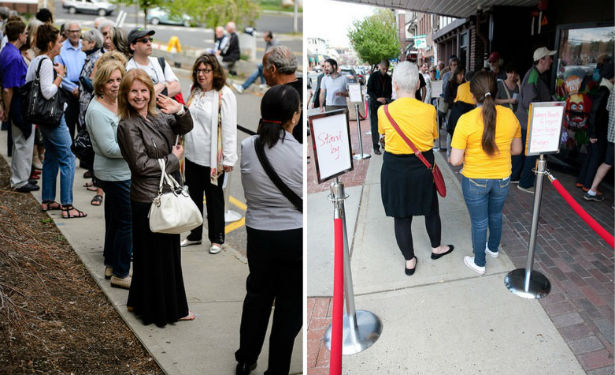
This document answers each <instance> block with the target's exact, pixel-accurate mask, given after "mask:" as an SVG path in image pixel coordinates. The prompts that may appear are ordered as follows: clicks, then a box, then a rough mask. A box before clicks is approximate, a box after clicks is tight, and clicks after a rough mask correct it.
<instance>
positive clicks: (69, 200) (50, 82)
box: [26, 24, 87, 219]
mask: <svg viewBox="0 0 615 375" xmlns="http://www.w3.org/2000/svg"><path fill="white" fill-rule="evenodd" d="M60 41H61V36H60V31H59V30H58V29H56V28H55V27H54V26H52V25H48V24H44V25H41V26H40V27H39V28H38V31H37V37H36V47H37V48H38V50H39V55H38V56H36V57H35V58H34V59H33V60H32V62H31V63H30V66H29V67H28V73H27V74H26V83H27V82H30V81H34V80H35V79H36V75H37V71H38V70H39V65H40V71H39V73H38V74H39V79H40V88H41V93H42V95H43V97H44V98H45V99H47V100H49V99H51V98H52V97H53V96H54V95H61V93H60V92H59V87H60V84H61V83H62V78H64V76H65V75H66V69H65V68H64V67H63V66H62V65H58V64H55V65H54V64H53V58H54V57H56V56H57V55H59V54H60V49H61V48H62V43H61V42H60ZM54 75H55V77H54ZM37 125H39V129H40V130H41V133H42V134H43V143H44V145H45V160H44V161H43V189H42V192H43V194H42V201H43V202H42V205H41V209H42V210H43V211H49V210H60V209H61V210H62V218H64V219H71V218H82V217H86V216H87V214H86V213H85V212H83V211H80V210H78V209H76V208H75V207H73V180H74V177H75V155H73V152H72V151H71V149H70V146H71V143H72V139H71V136H70V133H69V131H68V126H67V125H66V121H65V120H64V116H62V119H61V121H60V124H59V125H58V126H57V127H51V126H47V125H45V126H43V125H40V124H37ZM58 169H59V170H60V202H61V203H62V204H61V205H60V204H58V203H57V202H56V201H55V195H56V180H57V177H58Z"/></svg>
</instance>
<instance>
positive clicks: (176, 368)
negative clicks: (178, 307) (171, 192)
mask: <svg viewBox="0 0 615 375" xmlns="http://www.w3.org/2000/svg"><path fill="white" fill-rule="evenodd" d="M6 136H7V133H6V132H4V131H3V132H0V145H2V146H0V150H1V153H2V156H3V157H4V158H5V160H7V162H8V163H9V164H10V160H9V158H8V157H7V155H6V146H5V145H6ZM77 163H78V162H77ZM84 172H85V170H84V169H80V168H77V169H76V171H75V181H74V185H73V194H74V205H75V207H77V208H79V209H81V210H83V211H85V212H87V214H88V217H87V218H84V219H74V220H66V219H62V218H61V214H60V211H49V212H48V214H49V216H50V217H51V218H52V219H53V220H54V222H55V223H56V225H57V226H58V228H59V229H60V231H61V232H62V234H63V235H64V236H65V237H66V239H67V240H68V242H69V243H70V244H71V246H72V247H73V249H74V250H75V252H76V253H77V255H78V256H79V257H80V258H81V260H82V261H83V263H84V264H85V266H86V268H87V269H88V271H89V272H90V273H91V275H92V278H93V279H94V280H95V281H96V282H97V283H98V285H99V286H100V287H101V289H102V290H103V292H104V293H105V294H106V295H107V297H108V298H109V300H110V301H111V303H112V304H113V306H114V307H115V309H116V310H117V311H118V313H119V314H120V316H121V317H122V318H123V319H124V320H125V321H126V323H127V324H128V326H129V327H130V328H131V329H132V331H133V332H134V333H135V334H136V335H137V337H138V338H139V340H140V341H141V342H142V343H143V345H144V346H145V348H146V349H147V350H148V351H149V352H150V353H151V354H152V356H153V357H154V358H155V360H156V361H157V362H158V364H159V365H160V367H161V368H162V369H163V371H164V372H165V373H167V374H190V375H194V374H234V373H235V365H236V362H235V357H234V353H235V350H237V348H238V346H239V324H240V320H241V310H242V304H243V298H244V296H245V281H246V277H247V275H248V265H247V260H246V259H245V257H244V256H243V255H241V253H240V252H239V251H238V250H237V249H233V248H231V247H229V246H228V245H225V246H224V248H223V251H222V252H221V253H219V254H216V255H211V254H209V252H208V251H207V250H208V248H207V247H206V246H207V244H206V242H207V241H204V244H203V245H200V246H191V247H188V248H185V249H183V250H182V270H183V275H184V285H185V287H186V295H187V297H188V306H189V308H190V310H191V311H193V312H195V313H196V314H197V318H196V320H194V321H191V322H178V323H176V324H170V325H167V326H166V327H165V328H158V327H156V326H155V325H148V326H144V325H143V324H142V323H141V321H139V320H137V319H136V318H135V317H134V315H133V314H132V313H130V312H128V311H127V309H126V301H127V299H128V291H127V290H123V289H117V288H112V287H111V286H110V284H109V281H108V280H105V278H104V264H103V255H102V251H103V245H104V232H105V224H104V208H103V207H94V206H91V205H90V200H91V199H92V197H93V195H94V194H95V193H94V192H91V191H88V190H86V189H85V188H84V187H82V186H83V184H84V183H85V182H86V180H85V179H83V177H82V175H83V173H84ZM39 184H40V183H39ZM57 188H58V193H57V198H58V199H57V200H59V196H60V192H59V189H60V184H59V180H58V184H57ZM33 195H34V197H35V198H36V199H37V200H39V201H40V200H41V192H40V191H37V192H33ZM205 231H207V227H206V226H205ZM205 236H206V235H205ZM270 325H271V324H270ZM302 338H303V332H300V333H299V335H297V339H296V340H295V346H294V351H293V359H292V364H291V373H292V374H300V373H302V368H303V367H302V366H303V361H302V357H303V356H302V353H303V345H302V342H303V340H302ZM268 342H269V333H268V334H267V337H266V341H265V345H264V346H263V351H262V353H261V355H260V357H259V362H258V367H257V369H256V370H255V371H253V372H252V373H253V374H257V375H258V374H262V373H263V372H264V371H265V370H266V368H267V357H268V348H269V345H268Z"/></svg>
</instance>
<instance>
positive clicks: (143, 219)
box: [0, 9, 303, 374]
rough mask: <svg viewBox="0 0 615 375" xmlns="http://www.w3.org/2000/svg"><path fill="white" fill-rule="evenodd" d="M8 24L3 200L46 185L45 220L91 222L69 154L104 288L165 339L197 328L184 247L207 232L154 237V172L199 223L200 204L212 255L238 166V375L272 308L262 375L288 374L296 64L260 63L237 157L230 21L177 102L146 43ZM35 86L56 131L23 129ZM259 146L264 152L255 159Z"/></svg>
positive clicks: (295, 313) (297, 168) (172, 81)
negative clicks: (163, 330) (99, 228)
mask: <svg viewBox="0 0 615 375" xmlns="http://www.w3.org/2000/svg"><path fill="white" fill-rule="evenodd" d="M2 16H3V13H2V11H0V17H2ZM5 18H6V20H5V22H4V24H3V25H2V28H1V29H2V30H3V32H4V33H5V35H6V39H7V43H5V45H4V46H3V48H2V51H0V77H1V78H2V94H3V95H2V99H3V101H2V105H1V106H0V115H1V116H2V120H3V121H4V122H5V123H6V124H7V125H9V129H10V136H9V137H8V139H9V141H10V142H11V143H10V146H9V150H8V151H9V152H8V154H9V156H10V157H11V176H10V183H11V188H12V189H13V190H14V191H15V192H23V193H27V192H33V191H37V190H39V187H38V180H39V179H42V199H41V201H42V203H41V209H42V211H51V210H60V211H61V217H62V218H65V219H72V218H86V217H87V213H86V212H84V211H83V210H80V209H78V208H77V207H75V206H73V189H74V177H75V173H77V172H76V163H77V162H76V160H77V158H76V156H75V154H78V155H80V163H81V167H82V168H84V169H86V170H87V172H86V175H85V176H89V177H91V178H92V182H90V183H87V184H86V186H84V187H86V188H88V189H90V190H92V191H95V192H96V194H95V196H94V197H93V198H92V200H91V204H92V205H93V206H100V205H103V206H104V220H105V225H104V244H103V254H102V255H103V262H104V264H102V265H101V267H102V266H104V276H105V278H106V279H108V280H110V285H111V286H112V287H117V288H123V289H128V295H127V306H128V310H129V311H132V312H133V313H134V314H135V315H136V316H137V317H139V318H140V320H141V321H142V322H143V323H144V324H151V323H153V324H155V325H157V326H159V327H164V326H165V325H167V324H170V323H175V322H178V321H190V320H194V319H195V318H196V315H195V314H194V312H192V311H190V309H189V306H188V298H187V296H186V291H185V286H184V279H183V276H182V266H181V248H182V247H185V246H190V245H196V244H201V242H202V237H203V226H202V225H200V226H198V227H196V228H193V229H192V230H191V231H190V233H189V234H188V235H187V237H185V239H184V240H180V235H179V234H167V233H159V232H152V230H151V229H150V222H149V212H150V207H151V206H152V202H154V200H155V199H156V197H157V196H158V195H159V194H161V193H164V192H168V191H170V190H171V189H170V187H169V186H164V188H163V185H162V183H161V177H162V176H163V170H162V169H161V165H162V166H163V168H164V171H165V172H166V174H168V175H170V176H172V178H174V179H175V180H176V181H183V176H184V175H185V185H186V188H187V190H188V193H189V196H190V198H191V200H192V201H193V202H194V203H195V204H196V205H197V207H198V208H199V209H200V210H201V212H202V211H203V194H204V195H205V198H206V211H207V214H206V220H207V236H208V239H209V242H210V245H209V253H210V254H217V253H219V252H220V251H222V249H223V245H224V242H225V223H224V193H223V189H222V186H223V185H224V183H225V179H226V174H228V173H230V172H232V171H233V168H234V166H235V164H236V163H237V162H238V161H239V160H240V164H241V175H242V183H243V188H244V193H245V197H246V203H247V212H246V226H247V232H248V238H247V245H246V246H247V257H248V266H249V268H250V274H249V276H248V280H247V293H246V297H245V301H244V305H243V314H242V320H241V331H240V343H241V344H240V347H239V350H238V351H237V353H236V359H237V362H238V364H237V368H236V373H237V374H248V373H250V372H251V371H252V370H253V369H254V368H255V366H256V361H257V359H258V356H259V353H260V351H261V347H262V345H263V341H264V336H265V332H266V330H267V325H268V317H269V315H270V313H271V310H272V306H273V304H274V301H275V305H276V309H275V313H274V319H273V327H272V334H271V339H270V340H271V349H270V357H269V370H268V371H269V372H268V373H275V374H283V373H288V371H289V368H290V359H291V353H292V347H293V343H294V340H295V337H296V335H297V334H298V332H299V330H300V328H301V324H302V306H303V304H302V290H303V287H302V281H303V278H302V254H303V247H302V238H303V236H302V223H303V220H302V213H301V207H298V206H297V205H296V204H294V203H293V202H294V201H293V200H291V199H290V198H287V197H286V195H285V193H284V192H283V191H282V190H281V189H280V188H279V185H278V183H282V184H285V185H287V187H288V189H290V190H291V191H292V192H293V193H294V195H295V196H296V197H300V196H301V195H302V186H303V172H302V170H303V169H302V146H301V142H302V137H301V132H302V126H301V122H302V111H301V103H302V100H301V92H302V80H301V79H300V78H299V79H298V78H297V77H296V75H295V71H296V69H297V61H296V58H295V57H294V55H293V54H292V53H291V52H290V51H289V50H288V48H286V47H284V46H273V45H272V46H271V48H269V49H268V50H267V53H266V54H265V56H264V57H263V60H262V64H260V65H259V66H258V69H257V72H258V74H259V75H262V77H263V79H264V82H266V83H267V84H268V85H269V86H270V87H271V88H270V89H269V90H268V91H267V92H266V93H265V95H264V97H263V98H262V103H261V114H260V115H261V120H260V124H259V127H258V129H257V134H256V135H254V136H251V137H248V138H247V139H245V140H244V141H243V142H242V145H241V153H240V154H239V153H238V150H237V148H238V145H237V112H238V105H237V99H236V97H235V94H234V92H233V90H232V89H231V88H230V87H229V82H228V81H227V76H228V74H229V73H233V72H232V69H233V63H234V62H235V61H237V60H238V59H239V44H238V43H239V42H238V37H237V35H236V33H235V25H234V24H233V23H232V22H230V23H229V24H227V31H228V34H225V36H221V37H220V38H219V39H220V40H217V43H218V44H219V46H218V47H219V49H218V50H216V51H212V53H205V54H203V55H201V56H199V57H198V58H197V59H196V60H195V61H194V64H193V66H192V71H191V73H192V80H191V82H190V92H189V95H188V97H187V99H186V100H185V102H184V99H183V96H182V93H181V85H180V80H179V78H178V76H177V75H176V74H175V72H174V71H173V68H172V67H171V66H170V65H169V64H168V63H167V62H166V61H165V60H164V59H163V58H156V57H154V56H152V53H153V49H152V40H153V39H152V36H153V35H154V34H155V31H154V30H148V29H143V28H136V29H133V30H131V31H130V32H128V33H126V32H125V31H124V30H123V29H121V28H118V27H116V26H115V25H113V23H112V22H110V21H107V20H105V19H97V21H96V23H95V25H94V28H92V29H89V30H85V31H84V30H82V28H81V25H80V24H79V23H78V22H75V21H69V22H67V23H65V24H64V25H62V26H61V27H60V28H57V27H56V26H54V22H53V19H52V18H51V13H49V12H48V11H46V9H42V10H41V11H40V12H39V14H37V17H36V18H34V19H32V20H31V21H30V22H29V24H28V25H26V23H25V22H24V20H23V19H22V18H21V17H20V16H19V15H17V14H12V15H10V16H7V17H5ZM268 35H269V38H270V39H271V40H272V39H273V36H272V34H270V33H269V34H268ZM255 78H256V77H255ZM33 82H38V85H34V84H33ZM38 87H40V93H41V95H42V98H44V99H45V100H52V99H54V98H56V99H57V98H62V100H63V101H64V102H65V104H64V107H63V108H64V110H63V113H62V117H61V120H60V121H59V124H57V125H55V126H54V125H50V124H36V123H34V124H33V123H30V122H29V121H28V120H27V119H26V116H24V112H25V110H26V106H27V100H26V99H27V98H28V97H29V95H30V93H31V92H32V90H38ZM39 100H43V99H39ZM83 137H87V139H89V142H90V144H91V145H90V146H89V147H90V148H91V153H92V155H93V157H85V156H83V155H85V153H81V152H77V150H76V147H77V142H76V139H77V138H83ZM37 140H38V141H37ZM86 143H87V142H86ZM255 144H261V145H262V146H261V147H262V155H258V157H257V154H258V151H257V149H256V146H255ZM35 145H37V146H36V147H35ZM261 157H264V158H266V159H267V162H266V163H265V162H263V161H262V160H261ZM39 159H40V160H42V163H41V162H40V161H39ZM161 162H162V163H161ZM184 163H185V166H183V164H184ZM265 164H266V165H265ZM182 166H183V168H184V170H183V171H182ZM268 168H269V169H268ZM270 169H272V170H273V171H274V172H273V173H275V174H276V176H277V178H276V179H277V181H274V180H273V177H271V174H270ZM41 170H42V172H37V171H41ZM58 172H59V173H60V180H59V181H60V200H59V202H57V198H56V193H57V187H56V180H57V175H58ZM40 176H42V177H40ZM103 194H104V199H103ZM298 199H300V198H298ZM103 200H104V203H103ZM295 203H296V202H295ZM86 220H87V219H86Z"/></svg>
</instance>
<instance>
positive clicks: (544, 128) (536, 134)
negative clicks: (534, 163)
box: [525, 102, 566, 155]
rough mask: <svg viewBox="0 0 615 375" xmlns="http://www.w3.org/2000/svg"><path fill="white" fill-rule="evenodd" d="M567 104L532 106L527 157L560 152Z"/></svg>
mask: <svg viewBox="0 0 615 375" xmlns="http://www.w3.org/2000/svg"><path fill="white" fill-rule="evenodd" d="M565 104H566V103H565V102H545V103H532V104H530V118H529V123H528V128H527V134H528V136H527V143H526V145H525V154H526V155H539V154H554V153H558V152H559V141H560V136H561V132H562V120H563V118H564V108H565Z"/></svg>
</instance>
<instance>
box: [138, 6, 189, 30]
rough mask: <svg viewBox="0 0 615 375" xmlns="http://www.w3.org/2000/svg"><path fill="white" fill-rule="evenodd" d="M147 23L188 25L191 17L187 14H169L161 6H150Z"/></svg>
mask: <svg viewBox="0 0 615 375" xmlns="http://www.w3.org/2000/svg"><path fill="white" fill-rule="evenodd" d="M147 23H150V24H152V25H158V24H165V25H182V26H185V27H190V26H191V25H192V17H190V16H189V15H187V14H183V15H181V16H178V15H171V13H170V12H169V11H167V10H165V9H162V8H152V9H150V10H148V12H147Z"/></svg>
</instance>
